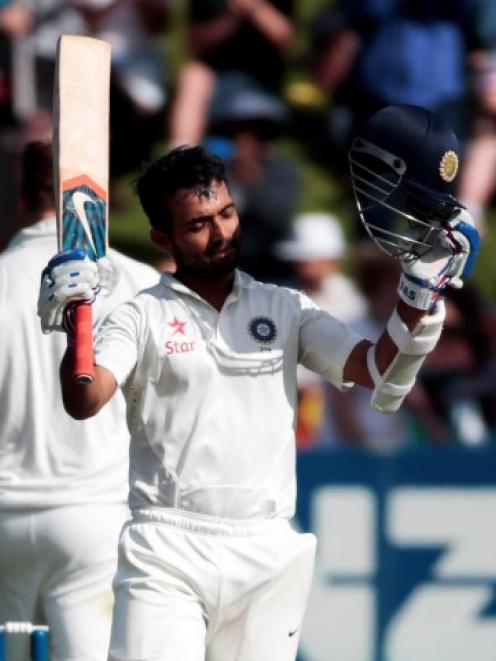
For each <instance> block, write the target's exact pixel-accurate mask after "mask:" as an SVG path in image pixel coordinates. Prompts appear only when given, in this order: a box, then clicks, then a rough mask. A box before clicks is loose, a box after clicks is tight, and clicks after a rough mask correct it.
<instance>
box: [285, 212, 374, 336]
mask: <svg viewBox="0 0 496 661" xmlns="http://www.w3.org/2000/svg"><path fill="white" fill-rule="evenodd" d="M345 253H346V241H345V237H344V234H343V231H342V229H341V224H340V222H339V220H338V219H337V218H335V217H334V216H333V215H332V214H330V213H326V212H323V211H317V212H311V213H303V214H300V215H299V216H297V217H296V218H295V220H294V222H293V236H292V237H291V238H290V239H289V240H287V241H284V242H281V243H280V244H279V245H278V246H277V254H278V255H279V257H281V258H282V259H284V260H286V261H288V262H290V263H291V264H292V265H293V271H294V277H295V286H296V287H298V288H300V289H302V290H303V291H304V292H305V293H307V294H308V295H309V296H310V298H312V300H313V301H314V302H315V303H317V305H319V306H320V307H321V308H322V309H324V310H327V312H329V313H330V314H332V315H333V316H334V317H336V318H337V319H340V320H341V321H343V322H346V323H349V322H352V321H356V319H357V318H359V317H361V316H362V315H363V314H364V312H365V307H366V303H365V300H364V298H363V296H362V295H361V294H360V292H359V291H358V289H357V287H356V286H355V284H354V282H353V281H352V280H351V278H349V277H348V276H347V275H345V274H344V273H343V259H344V257H345Z"/></svg>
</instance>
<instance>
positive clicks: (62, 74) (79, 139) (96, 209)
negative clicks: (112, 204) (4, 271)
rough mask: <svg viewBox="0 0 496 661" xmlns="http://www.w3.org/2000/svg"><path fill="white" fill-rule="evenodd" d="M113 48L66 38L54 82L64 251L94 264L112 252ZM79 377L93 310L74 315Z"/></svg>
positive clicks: (89, 365) (85, 373) (82, 378)
mask: <svg viewBox="0 0 496 661" xmlns="http://www.w3.org/2000/svg"><path fill="white" fill-rule="evenodd" d="M110 59H111V49H110V44H108V43H107V42H105V41H102V40H100V39H93V38H90V37H81V36H76V35H62V36H61V37H60V39H59V42H58V46H57V60H56V73H55V84H54V104H53V112H54V117H53V127H54V179H55V200H56V216H57V239H58V247H59V250H69V249H72V248H82V249H83V250H85V252H86V253H87V255H88V257H89V258H90V259H92V260H98V259H100V258H101V257H104V256H105V254H106V252H107V248H108V168H109V107H110V100H109V97H110ZM74 351H75V360H74V365H75V368H74V378H75V380H76V381H78V382H83V383H85V382H91V381H92V380H93V378H94V366H93V337H92V315H91V306H90V305H88V304H85V303H81V304H78V305H77V307H76V313H75V348H74Z"/></svg>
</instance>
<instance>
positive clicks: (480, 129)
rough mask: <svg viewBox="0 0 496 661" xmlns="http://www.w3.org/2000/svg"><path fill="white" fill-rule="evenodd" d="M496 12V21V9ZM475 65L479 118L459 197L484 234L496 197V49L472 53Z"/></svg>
mask: <svg viewBox="0 0 496 661" xmlns="http://www.w3.org/2000/svg"><path fill="white" fill-rule="evenodd" d="M494 13H495V22H496V9H495V12H494ZM494 38H495V40H496V25H495V26H494ZM471 62H472V65H473V70H474V90H473V92H474V102H475V117H474V121H473V124H472V133H471V136H470V140H469V142H468V145H467V149H466V152H465V157H464V161H463V167H462V169H461V173H460V182H459V186H458V198H459V199H460V201H461V202H463V204H465V206H466V207H467V208H468V209H469V211H470V212H471V214H472V216H473V217H474V219H475V221H476V223H477V225H478V229H479V231H480V232H481V233H482V234H484V233H485V231H486V223H485V217H484V211H485V209H486V207H487V205H488V204H489V202H490V201H491V198H492V196H493V194H494V191H495V180H496V49H494V50H493V51H477V52H474V53H472V55H471Z"/></svg>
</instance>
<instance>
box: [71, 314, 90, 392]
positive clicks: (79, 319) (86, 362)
mask: <svg viewBox="0 0 496 661" xmlns="http://www.w3.org/2000/svg"><path fill="white" fill-rule="evenodd" d="M93 358H94V356H93V315H92V310H91V305H90V304H88V303H78V304H77V305H76V309H75V319H74V371H73V376H74V381H75V382H76V383H92V381H93V379H94V378H95V366H94V364H93V363H94V361H93Z"/></svg>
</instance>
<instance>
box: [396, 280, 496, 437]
mask: <svg viewBox="0 0 496 661" xmlns="http://www.w3.org/2000/svg"><path fill="white" fill-rule="evenodd" d="M445 300H446V321H445V325H444V330H443V333H442V336H441V339H440V341H439V343H438V345H437V347H436V348H435V349H434V351H433V352H432V354H430V355H429V356H428V358H427V359H426V362H425V363H424V365H423V368H422V371H421V372H420V375H419V378H418V380H417V385H416V387H415V389H414V390H413V391H412V393H411V394H410V397H409V400H408V401H409V406H410V408H411V409H412V410H413V411H414V413H415V415H416V426H417V431H418V433H419V434H420V437H421V438H423V439H424V441H425V440H427V441H428V442H436V443H439V444H446V445H453V444H463V445H468V446H478V445H482V444H485V443H488V442H490V441H491V440H492V439H494V434H495V431H496V358H495V355H494V350H493V349H494V347H493V338H491V336H490V335H489V333H488V328H487V325H486V320H487V313H486V312H485V309H486V306H485V305H484V303H483V301H482V298H481V296H480V293H479V292H478V290H477V289H476V288H475V287H473V286H472V287H470V285H465V286H464V287H463V289H447V293H446V297H445Z"/></svg>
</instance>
